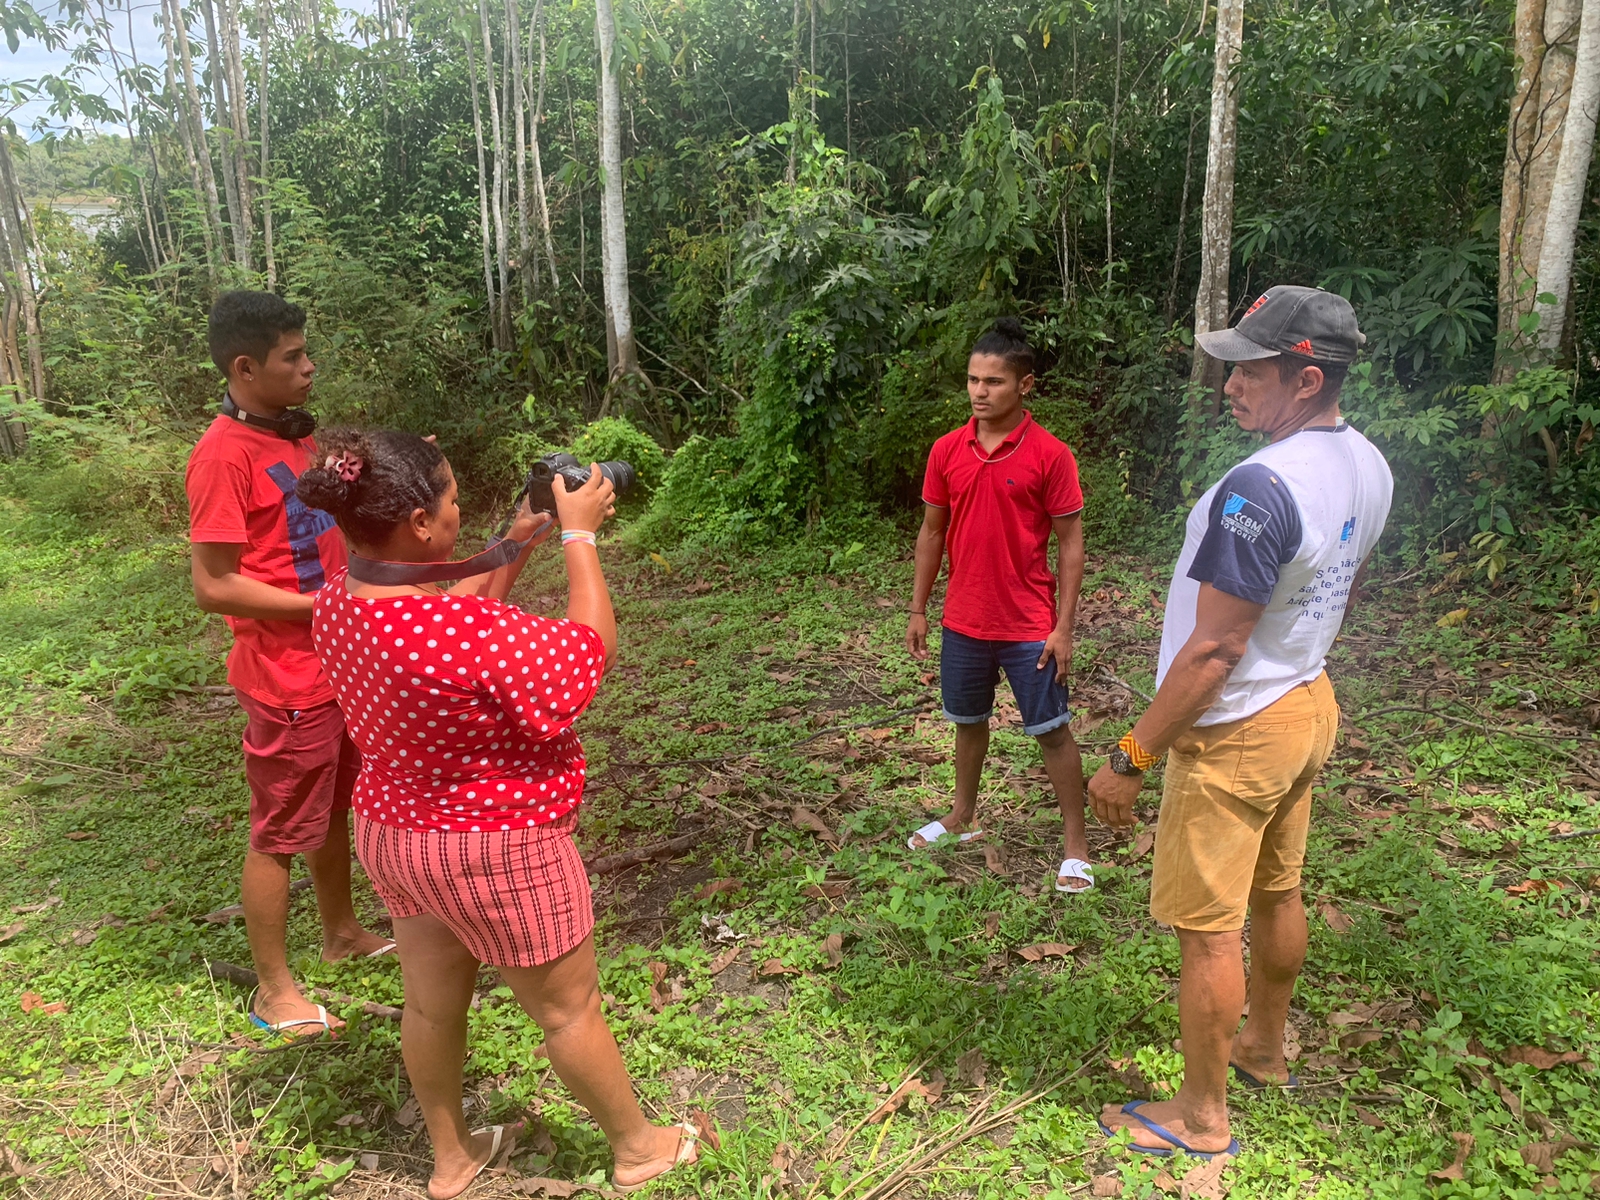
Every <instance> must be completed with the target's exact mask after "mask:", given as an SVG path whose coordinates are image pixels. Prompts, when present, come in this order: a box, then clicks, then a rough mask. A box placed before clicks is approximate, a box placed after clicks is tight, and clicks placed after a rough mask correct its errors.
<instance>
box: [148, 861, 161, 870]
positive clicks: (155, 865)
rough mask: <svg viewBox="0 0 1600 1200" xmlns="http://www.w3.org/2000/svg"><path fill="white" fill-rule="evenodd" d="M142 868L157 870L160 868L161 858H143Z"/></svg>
mask: <svg viewBox="0 0 1600 1200" xmlns="http://www.w3.org/2000/svg"><path fill="white" fill-rule="evenodd" d="M144 869H145V870H146V871H159V870H161V860H160V859H159V858H147V859H145V860H144Z"/></svg>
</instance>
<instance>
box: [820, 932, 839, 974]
mask: <svg viewBox="0 0 1600 1200" xmlns="http://www.w3.org/2000/svg"><path fill="white" fill-rule="evenodd" d="M822 956H823V959H824V960H825V961H824V964H823V965H824V966H825V967H826V969H828V970H830V971H831V970H833V968H834V967H837V966H838V965H839V964H840V963H842V962H844V934H842V933H830V934H829V935H828V936H827V937H825V938H823V939H822Z"/></svg>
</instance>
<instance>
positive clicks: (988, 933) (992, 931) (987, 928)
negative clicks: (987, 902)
mask: <svg viewBox="0 0 1600 1200" xmlns="http://www.w3.org/2000/svg"><path fill="white" fill-rule="evenodd" d="M999 932H1000V914H999V913H997V912H992V913H989V914H988V915H986V916H985V917H984V918H983V936H984V937H990V938H992V937H995V936H997V935H998V934H999Z"/></svg>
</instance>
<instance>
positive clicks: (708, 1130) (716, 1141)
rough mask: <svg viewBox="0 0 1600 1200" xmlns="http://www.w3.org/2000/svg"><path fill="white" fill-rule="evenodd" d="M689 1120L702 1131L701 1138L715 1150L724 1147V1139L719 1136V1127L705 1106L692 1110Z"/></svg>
mask: <svg viewBox="0 0 1600 1200" xmlns="http://www.w3.org/2000/svg"><path fill="white" fill-rule="evenodd" d="M689 1120H690V1121H691V1122H692V1123H693V1125H694V1127H695V1128H696V1129H698V1130H699V1131H700V1140H701V1141H702V1142H704V1143H705V1144H706V1145H708V1146H710V1147H711V1148H712V1149H713V1150H721V1149H722V1139H721V1138H720V1137H719V1136H717V1127H716V1125H715V1123H713V1121H712V1120H711V1114H710V1113H708V1112H706V1110H705V1109H703V1108H696V1109H692V1110H690V1113H689Z"/></svg>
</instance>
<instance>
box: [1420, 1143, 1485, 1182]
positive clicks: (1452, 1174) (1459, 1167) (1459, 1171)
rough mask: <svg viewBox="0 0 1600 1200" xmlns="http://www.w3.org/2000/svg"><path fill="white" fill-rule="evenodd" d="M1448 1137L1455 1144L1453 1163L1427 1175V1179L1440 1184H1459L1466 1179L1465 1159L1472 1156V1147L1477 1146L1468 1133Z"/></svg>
mask: <svg viewBox="0 0 1600 1200" xmlns="http://www.w3.org/2000/svg"><path fill="white" fill-rule="evenodd" d="M1450 1136H1451V1137H1452V1138H1454V1139H1455V1143H1456V1157H1455V1161H1454V1162H1452V1163H1451V1164H1450V1165H1449V1166H1448V1167H1441V1168H1439V1170H1437V1171H1430V1172H1429V1173H1428V1178H1429V1179H1437V1180H1438V1181H1439V1182H1440V1183H1448V1182H1450V1181H1452V1180H1454V1181H1457V1182H1459V1181H1461V1180H1463V1179H1465V1178H1466V1177H1467V1159H1468V1158H1469V1157H1471V1155H1472V1147H1473V1146H1475V1145H1477V1139H1476V1138H1474V1137H1473V1136H1472V1135H1471V1134H1470V1133H1452V1134H1451V1135H1450Z"/></svg>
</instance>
